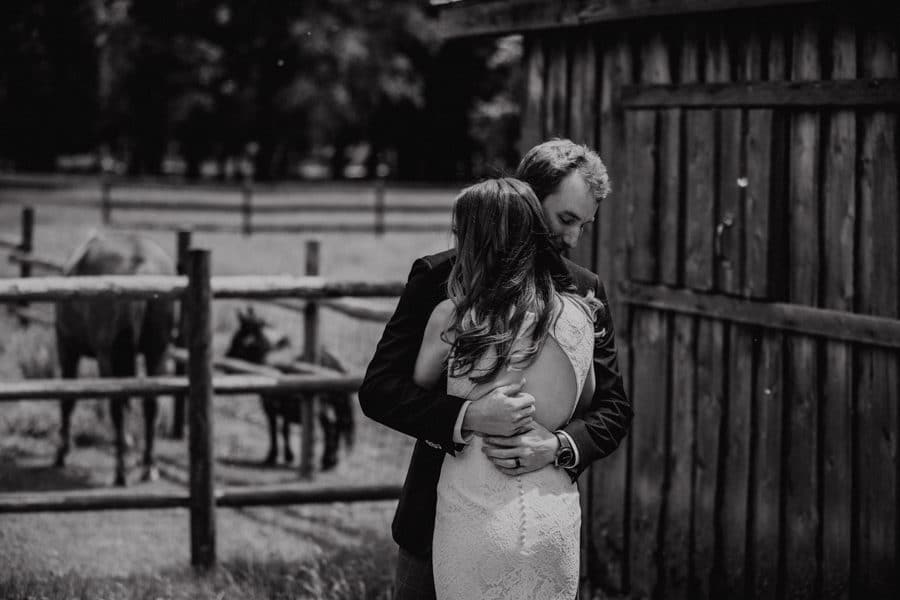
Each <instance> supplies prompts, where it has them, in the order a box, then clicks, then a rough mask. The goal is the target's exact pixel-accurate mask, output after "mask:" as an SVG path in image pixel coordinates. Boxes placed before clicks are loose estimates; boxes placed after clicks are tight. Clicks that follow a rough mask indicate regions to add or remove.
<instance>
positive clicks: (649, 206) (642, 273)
mask: <svg viewBox="0 0 900 600" xmlns="http://www.w3.org/2000/svg"><path fill="white" fill-rule="evenodd" d="M625 127H626V130H627V133H626V135H627V137H628V173H629V174H632V173H634V174H640V175H639V176H637V177H635V178H634V179H633V180H632V181H631V182H629V186H628V189H629V191H630V192H631V194H630V196H629V198H628V199H627V202H628V209H629V218H628V219H627V221H626V222H625V223H624V225H625V227H626V229H627V231H628V262H629V274H630V276H631V279H634V280H636V281H647V282H655V281H656V278H657V268H656V264H657V261H656V259H657V255H658V252H659V251H658V249H657V234H656V226H657V222H656V206H655V198H654V193H653V192H654V179H655V178H656V111H652V110H632V111H628V112H626V113H625Z"/></svg>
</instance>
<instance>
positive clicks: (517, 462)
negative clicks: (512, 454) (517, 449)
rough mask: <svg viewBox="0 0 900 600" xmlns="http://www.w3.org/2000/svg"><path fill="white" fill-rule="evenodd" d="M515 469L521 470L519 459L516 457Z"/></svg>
mask: <svg viewBox="0 0 900 600" xmlns="http://www.w3.org/2000/svg"><path fill="white" fill-rule="evenodd" d="M516 468H517V469H520V468H522V463H520V462H519V457H518V456H517V457H516Z"/></svg>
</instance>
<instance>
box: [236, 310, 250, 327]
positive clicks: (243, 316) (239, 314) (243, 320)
mask: <svg viewBox="0 0 900 600" xmlns="http://www.w3.org/2000/svg"><path fill="white" fill-rule="evenodd" d="M234 313H235V315H237V319H238V323H239V324H240V325H243V324H244V323H246V322H247V314H246V313H244V311H243V310H241V309H240V308H236V309H235V311H234Z"/></svg>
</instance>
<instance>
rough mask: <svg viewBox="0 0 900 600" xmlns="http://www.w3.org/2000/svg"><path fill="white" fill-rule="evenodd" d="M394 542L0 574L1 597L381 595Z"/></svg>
mask: <svg viewBox="0 0 900 600" xmlns="http://www.w3.org/2000/svg"><path fill="white" fill-rule="evenodd" d="M395 560H396V546H394V544H393V542H391V541H390V540H388V539H377V540H373V541H372V542H371V543H370V544H367V545H366V546H363V547H356V548H338V549H333V550H330V551H326V552H324V553H323V554H322V555H321V556H319V557H316V558H314V559H310V560H309V561H306V562H300V563H295V562H287V561H283V560H268V561H266V560H258V559H253V558H241V559H234V560H229V561H226V562H224V563H222V564H221V565H219V566H218V567H217V568H216V569H214V570H213V571H211V572H208V573H205V574H197V573H194V572H193V571H191V570H189V569H181V570H176V571H166V572H162V573H160V574H154V575H137V576H132V577H128V578H85V577H81V576H79V575H78V574H77V573H69V574H65V575H55V574H51V575H43V576H28V577H24V576H19V575H16V574H10V573H6V574H2V575H0V598H4V599H8V600H26V599H31V598H46V599H48V600H57V599H60V600H61V599H63V598H65V599H68V598H107V599H110V600H124V599H129V600H131V599H135V600H144V599H147V600H151V599H157V598H163V599H171V600H176V599H177V600H181V599H187V598H216V599H225V598H248V599H257V598H259V599H268V598H273V599H288V598H290V599H294V598H304V599H305V598H310V599H312V598H316V599H325V600H332V599H333V600H357V599H360V600H363V599H364V600H382V599H388V598H390V597H391V595H392V591H393V590H392V586H393V583H392V580H393V574H394V566H395Z"/></svg>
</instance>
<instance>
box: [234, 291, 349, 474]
mask: <svg viewBox="0 0 900 600" xmlns="http://www.w3.org/2000/svg"><path fill="white" fill-rule="evenodd" d="M237 316H238V329H237V331H236V332H235V333H234V335H233V336H232V337H231V343H230V344H229V347H228V351H227V353H226V356H228V357H229V358H238V359H241V360H245V361H247V362H251V363H255V364H265V362H266V359H267V357H268V356H269V354H270V353H271V352H272V351H274V350H278V349H281V348H284V347H286V346H287V345H288V344H289V342H288V340H287V336H285V335H283V334H281V333H279V332H278V331H276V330H275V329H274V328H273V327H271V326H270V325H269V324H268V323H266V322H265V320H263V319H262V318H260V317H258V316H257V315H256V314H255V313H254V312H253V309H252V308H248V309H247V310H246V312H242V311H240V310H238V313H237ZM320 358H321V359H320V360H319V363H320V364H321V365H322V366H324V367H328V368H330V369H334V370H336V371H339V372H341V373H344V372H345V371H344V368H343V366H342V365H341V362H340V361H339V360H338V359H337V358H336V357H335V356H334V355H333V354H331V353H329V352H328V351H327V350H324V349H323V350H322V351H321V352H320ZM306 397H307V394H305V393H285V394H262V395H261V396H260V400H261V401H262V407H263V411H264V412H265V413H266V419H267V420H268V424H269V452H268V454H267V455H266V459H265V464H267V465H274V464H275V463H277V462H278V435H277V432H278V418H279V417H280V418H281V434H282V438H283V442H284V460H285V462H286V463H292V462H293V461H294V453H293V452H292V451H291V443H290V435H291V423H300V403H301V402H303V401H304V400H303V399H304V398H306ZM319 399H320V402H319V414H318V420H319V425H320V426H321V427H322V431H323V434H324V437H325V440H324V442H325V448H324V452H323V454H322V470H323V471H328V470H330V469H332V468H334V467H335V466H337V463H338V450H339V445H340V441H341V439H342V438H343V440H344V444H345V446H346V447H347V449H350V448H352V447H353V441H354V431H355V421H354V416H353V399H352V395H351V394H350V393H349V392H327V393H320V394H319Z"/></svg>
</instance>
